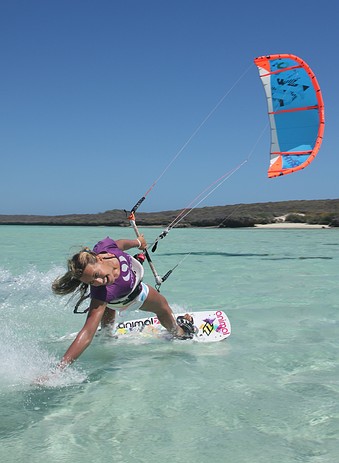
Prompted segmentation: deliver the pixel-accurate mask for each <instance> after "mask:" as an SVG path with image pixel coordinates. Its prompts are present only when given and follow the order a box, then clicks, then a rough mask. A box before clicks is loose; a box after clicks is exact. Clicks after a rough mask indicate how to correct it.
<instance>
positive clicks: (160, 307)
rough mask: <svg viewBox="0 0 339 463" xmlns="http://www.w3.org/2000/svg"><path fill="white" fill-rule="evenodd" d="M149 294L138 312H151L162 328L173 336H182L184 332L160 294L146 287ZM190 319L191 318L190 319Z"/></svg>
mask: <svg viewBox="0 0 339 463" xmlns="http://www.w3.org/2000/svg"><path fill="white" fill-rule="evenodd" d="M147 286H148V288H149V293H148V296H147V299H146V301H145V302H144V303H143V305H142V306H141V307H140V310H145V311H146V312H153V313H155V314H156V316H157V317H158V319H159V321H160V323H161V324H162V326H164V327H165V328H166V329H167V331H169V332H170V333H172V334H173V335H174V336H183V335H185V331H184V330H183V329H182V328H181V327H180V326H178V324H177V322H176V319H175V317H174V314H173V312H172V309H171V307H170V306H169V304H168V302H167V300H166V299H165V298H164V296H163V295H162V294H160V293H159V292H158V291H156V290H155V289H154V288H152V286H149V285H147ZM190 318H191V319H192V317H190Z"/></svg>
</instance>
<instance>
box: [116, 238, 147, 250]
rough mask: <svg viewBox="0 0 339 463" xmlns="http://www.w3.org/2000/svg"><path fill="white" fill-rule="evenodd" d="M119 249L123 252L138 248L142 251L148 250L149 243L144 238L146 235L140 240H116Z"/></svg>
mask: <svg viewBox="0 0 339 463" xmlns="http://www.w3.org/2000/svg"><path fill="white" fill-rule="evenodd" d="M115 242H116V244H117V246H118V248H119V249H121V250H122V251H128V250H129V249H131V248H138V249H141V250H144V249H146V247H147V243H146V240H145V238H144V235H139V236H138V238H135V239H134V240H125V239H122V240H116V241H115Z"/></svg>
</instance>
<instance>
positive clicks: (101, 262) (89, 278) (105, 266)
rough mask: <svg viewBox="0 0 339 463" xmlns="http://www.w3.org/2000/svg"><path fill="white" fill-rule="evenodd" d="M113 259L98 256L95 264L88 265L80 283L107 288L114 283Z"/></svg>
mask: <svg viewBox="0 0 339 463" xmlns="http://www.w3.org/2000/svg"><path fill="white" fill-rule="evenodd" d="M112 260H113V259H110V258H108V259H107V258H102V257H101V256H97V261H96V262H95V264H87V265H86V267H85V269H84V271H83V273H82V276H81V278H80V281H82V282H83V283H86V284H88V285H92V286H106V285H111V284H113V283H114V280H115V278H114V275H113V269H114V268H113V265H112V264H113V262H112Z"/></svg>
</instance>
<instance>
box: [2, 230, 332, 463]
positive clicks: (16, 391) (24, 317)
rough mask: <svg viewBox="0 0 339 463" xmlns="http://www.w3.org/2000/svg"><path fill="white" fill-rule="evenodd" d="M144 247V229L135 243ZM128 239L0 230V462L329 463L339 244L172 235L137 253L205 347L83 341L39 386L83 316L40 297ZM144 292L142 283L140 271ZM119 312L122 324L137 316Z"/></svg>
mask: <svg viewBox="0 0 339 463" xmlns="http://www.w3.org/2000/svg"><path fill="white" fill-rule="evenodd" d="M143 232H144V233H145V236H146V238H147V239H148V241H149V242H152V240H153V239H154V238H155V237H156V236H157V234H158V233H159V232H160V230H157V229H153V228H152V229H145V230H143ZM107 235H110V236H112V237H115V238H121V237H131V238H132V237H134V235H133V231H132V230H130V229H121V228H110V229H109V228H106V227H100V228H99V227H98V228H96V227H95V228H94V227H38V226H31V227H29V226H27V227H25V226H0V238H1V241H0V243H1V264H0V308H1V326H2V336H1V340H0V356H1V358H0V360H1V361H0V407H1V415H2V416H1V419H0V439H1V445H0V460H1V461H4V462H22V461H26V462H37V463H40V462H45V461H46V460H49V461H51V462H59V461H63V462H68V461H72V462H74V463H80V462H90V461H100V462H104V463H106V462H123V463H132V462H133V463H134V462H145V463H146V462H147V463H153V462H154V463H155V462H160V461H161V462H174V463H181V462H185V463H191V462H197V463H205V462H210V461H213V462H224V461H227V460H230V461H232V463H266V462H267V463H272V462H273V461H277V462H279V463H291V462H303V463H309V462H310V463H333V462H335V461H337V459H338V457H337V456H338V454H339V443H338V439H337V437H338V433H339V405H338V403H339V400H338V399H339V381H338V380H339V368H338V367H339V361H338V335H339V321H338V307H339V301H338V269H339V265H338V264H339V230H336V229H328V230H327V229H317V230H267V229H240V230H228V229H223V230H201V229H193V230H184V229H183V230H173V231H171V233H170V234H169V235H168V237H167V238H166V239H165V240H162V241H161V242H160V244H159V248H158V251H157V252H156V253H155V254H154V255H152V258H153V260H154V263H155V265H156V267H157V269H158V272H159V274H161V275H163V274H165V273H166V272H167V271H168V270H169V269H170V268H172V267H173V266H174V265H176V264H178V263H179V266H178V268H177V269H176V270H175V271H174V272H173V274H172V275H171V276H170V278H169V279H168V280H167V281H166V282H165V283H164V284H163V286H162V293H163V294H164V295H165V296H166V297H167V299H168V300H169V302H170V303H171V305H172V307H173V309H174V310H175V311H176V312H178V311H180V310H182V309H191V310H205V309H206V310H207V309H209V308H221V309H223V310H224V311H225V312H226V313H227V315H228V316H229V318H230V321H231V323H232V335H231V336H230V337H229V338H228V339H227V340H226V341H223V342H220V343H215V344H193V343H191V342H180V341H176V342H166V341H163V340H154V339H148V338H146V339H145V338H138V337H136V338H132V339H128V340H114V339H111V338H104V337H100V336H99V337H97V338H95V340H94V341H93V343H92V345H91V346H90V347H89V348H88V349H87V351H86V352H85V353H84V354H83V355H82V357H81V358H80V359H79V360H78V361H77V362H76V363H75V364H74V365H73V366H72V367H70V368H68V369H67V370H66V371H65V372H64V373H63V374H62V375H57V376H52V378H51V380H50V381H49V383H48V385H47V386H46V387H37V386H34V385H33V384H32V382H33V381H34V379H35V378H36V377H37V376H39V375H42V374H44V373H46V372H47V371H49V370H50V369H52V368H53V366H54V365H55V363H56V362H57V360H58V359H59V358H60V356H62V354H63V353H64V351H65V350H66V349H67V347H68V345H69V341H59V340H58V339H59V338H60V337H61V336H64V335H66V334H68V333H71V332H72V331H75V330H78V329H79V328H80V327H81V326H82V324H83V322H84V315H73V313H72V309H73V305H74V301H73V302H72V301H71V302H70V303H68V304H67V301H68V298H67V297H66V298H59V297H56V296H54V295H53V294H52V293H51V290H50V285H51V282H52V280H53V279H54V278H55V277H56V276H57V275H59V274H61V273H62V272H63V270H64V268H65V261H66V258H67V257H68V256H69V255H70V254H71V253H73V252H76V251H77V250H78V249H79V247H80V246H82V245H90V246H91V245H93V244H94V243H95V242H96V241H97V240H99V239H101V238H102V237H105V236H107ZM145 270H146V277H145V281H146V282H149V283H153V276H152V274H151V272H150V271H149V270H148V268H147V267H146V269H145ZM138 316H140V312H139V313H132V314H130V315H129V317H128V318H137V317H138Z"/></svg>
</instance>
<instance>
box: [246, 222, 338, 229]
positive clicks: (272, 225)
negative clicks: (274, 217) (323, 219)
mask: <svg viewBox="0 0 339 463" xmlns="http://www.w3.org/2000/svg"><path fill="white" fill-rule="evenodd" d="M255 227H257V228H303V229H307V228H330V227H329V226H328V225H310V224H307V223H288V222H276V223H268V224H265V225H262V224H259V223H258V224H256V225H255Z"/></svg>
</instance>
